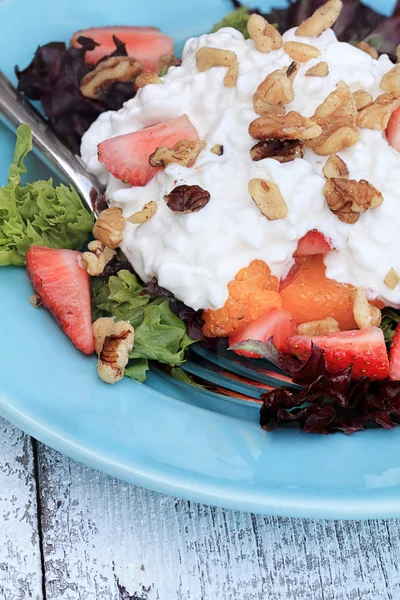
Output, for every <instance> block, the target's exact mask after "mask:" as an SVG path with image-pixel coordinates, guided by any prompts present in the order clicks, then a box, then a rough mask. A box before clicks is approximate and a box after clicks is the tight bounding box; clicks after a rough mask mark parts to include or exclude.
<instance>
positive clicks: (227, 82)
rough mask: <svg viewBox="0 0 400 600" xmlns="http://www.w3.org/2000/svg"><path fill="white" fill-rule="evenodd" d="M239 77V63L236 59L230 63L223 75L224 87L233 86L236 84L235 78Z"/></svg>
mask: <svg viewBox="0 0 400 600" xmlns="http://www.w3.org/2000/svg"><path fill="white" fill-rule="evenodd" d="M238 77H239V63H238V62H237V61H236V62H234V63H233V65H231V66H230V67H229V68H228V70H227V72H226V75H225V77H224V86H225V87H235V86H236V84H237V80H238Z"/></svg>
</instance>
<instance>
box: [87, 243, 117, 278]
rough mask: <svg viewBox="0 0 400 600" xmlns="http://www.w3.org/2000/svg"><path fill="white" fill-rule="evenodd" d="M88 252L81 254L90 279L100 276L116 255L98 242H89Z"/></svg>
mask: <svg viewBox="0 0 400 600" xmlns="http://www.w3.org/2000/svg"><path fill="white" fill-rule="evenodd" d="M88 250H89V252H84V253H83V254H82V262H83V265H84V266H85V267H86V270H87V272H88V273H89V275H91V276H92V277H99V276H100V275H102V274H103V271H104V269H105V267H106V265H108V263H109V262H110V261H111V260H112V259H113V258H114V257H115V256H116V255H117V254H116V252H115V250H113V249H112V248H108V247H107V246H105V245H104V244H103V242H99V241H98V240H93V241H92V242H90V243H89V244H88Z"/></svg>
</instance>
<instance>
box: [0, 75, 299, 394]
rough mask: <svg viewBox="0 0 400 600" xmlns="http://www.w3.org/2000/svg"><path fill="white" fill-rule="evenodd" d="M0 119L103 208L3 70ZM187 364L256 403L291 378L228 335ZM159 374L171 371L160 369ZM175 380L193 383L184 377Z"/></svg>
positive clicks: (91, 184) (194, 352)
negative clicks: (23, 128)
mask: <svg viewBox="0 0 400 600" xmlns="http://www.w3.org/2000/svg"><path fill="white" fill-rule="evenodd" d="M0 120H1V121H2V122H3V123H4V124H5V125H6V126H7V127H8V128H9V129H11V130H12V131H14V130H15V128H17V127H18V126H19V125H21V124H22V123H27V125H29V127H30V129H31V131H32V141H33V147H34V151H35V153H36V154H37V155H38V157H39V158H40V159H41V160H43V161H44V162H45V164H46V165H47V166H48V167H50V169H51V170H52V171H53V172H55V173H56V174H57V175H59V176H60V175H61V177H62V178H63V179H64V180H66V181H67V182H68V183H71V184H72V185H73V186H74V187H75V188H76V190H77V191H78V193H79V195H80V196H81V198H82V200H83V202H84V204H85V206H86V207H87V209H88V210H89V211H91V212H94V213H95V214H97V213H98V210H99V204H100V201H101V199H102V198H103V193H104V190H103V188H102V186H101V185H100V183H99V182H98V181H97V179H96V178H95V177H94V176H93V175H91V174H89V173H87V172H86V170H85V167H84V165H83V163H82V162H81V160H80V158H79V157H78V156H75V155H74V154H72V152H71V151H70V150H69V149H68V148H67V147H66V146H65V145H64V144H63V143H62V142H61V140H60V139H59V138H58V137H57V135H56V134H55V133H54V131H53V129H52V128H51V126H50V125H49V123H48V122H47V121H46V120H45V119H44V118H43V117H42V115H41V114H40V113H39V112H38V111H37V110H36V109H35V108H34V107H33V106H32V104H31V103H30V102H28V100H26V99H25V98H23V97H22V96H21V95H20V94H19V93H18V92H17V90H16V88H15V87H14V86H13V85H12V83H11V82H10V81H9V80H8V79H7V77H6V76H5V75H4V73H2V72H1V71H0ZM182 368H183V370H184V371H185V372H187V373H188V374H189V375H190V376H194V377H195V378H196V379H198V380H199V381H201V382H204V383H205V384H206V386H207V389H206V390H205V391H206V393H209V394H212V395H214V396H215V395H217V396H224V397H226V396H228V397H230V398H232V399H233V400H236V401H238V402H246V403H248V402H250V403H254V404H256V405H257V406H258V405H259V403H260V396H261V394H262V393H263V392H265V391H268V390H271V389H274V388H278V387H281V386H282V385H289V386H290V387H293V388H298V387H299V386H297V385H295V384H293V383H292V381H291V380H290V378H288V377H287V375H285V374H284V373H283V372H282V371H280V370H279V369H278V368H277V367H275V366H274V365H273V364H272V363H270V362H268V361H266V360H254V359H245V358H242V357H240V356H238V355H237V354H234V353H233V352H230V351H228V350H227V344H226V341H225V340H219V342H218V343H217V345H216V347H215V349H213V350H212V349H209V348H207V347H206V346H204V345H203V344H201V343H199V342H198V343H196V344H193V345H192V346H191V348H190V350H189V352H188V356H187V361H186V362H185V363H184V364H183V365H182ZM155 370H156V371H157V372H158V373H159V375H160V376H162V377H166V378H169V377H170V376H169V375H168V374H166V373H165V372H163V371H161V370H160V369H156V368H155ZM174 381H175V383H179V384H181V385H186V386H187V385H188V384H187V383H184V382H178V381H177V380H174Z"/></svg>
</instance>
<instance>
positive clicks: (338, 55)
mask: <svg viewBox="0 0 400 600" xmlns="http://www.w3.org/2000/svg"><path fill="white" fill-rule="evenodd" d="M283 38H284V41H289V40H298V41H302V42H306V43H310V44H313V45H314V46H317V47H318V48H319V50H320V51H321V56H320V57H318V58H316V59H312V60H310V61H308V62H307V63H305V64H302V65H301V68H300V71H299V73H298V75H297V77H296V79H295V82H294V86H293V87H294V92H295V99H294V101H293V102H292V103H291V104H289V105H287V107H286V108H287V111H289V110H296V111H298V112H300V113H301V114H302V115H304V116H307V117H310V116H312V115H313V113H314V111H315V109H316V108H317V106H318V105H320V104H321V103H322V102H323V101H324V99H325V98H326V96H327V95H328V94H329V93H330V92H332V91H333V90H334V89H335V88H336V84H337V82H338V81H340V80H342V81H344V82H345V83H347V85H348V86H349V87H350V89H351V90H352V91H356V90H358V89H361V88H362V89H364V90H367V91H369V92H370V93H371V94H372V95H373V97H374V98H375V97H376V96H378V95H379V94H380V93H382V90H381V89H380V87H379V82H380V80H381V78H382V76H383V75H384V74H385V73H386V72H388V71H389V70H390V69H391V68H392V66H393V65H392V63H391V62H390V60H389V59H388V57H387V56H381V57H380V58H379V59H378V60H374V59H372V58H371V57H370V56H369V55H368V54H366V53H365V52H362V51H361V50H359V49H357V48H355V47H353V46H351V45H350V44H347V43H342V42H338V41H337V39H336V37H335V34H334V33H333V31H332V30H327V31H325V32H324V33H323V34H322V35H321V36H320V37H318V38H304V37H302V38H296V36H295V30H294V29H293V30H290V31H288V32H287V33H286V34H285V35H284V36H283ZM203 46H206V47H214V48H223V49H230V50H233V51H234V52H236V54H237V57H238V60H239V63H240V75H239V79H238V82H237V86H236V87H235V88H226V87H224V85H223V78H224V76H225V74H226V69H225V68H218V67H217V68H212V69H210V70H208V71H205V72H203V73H199V72H198V71H197V68H196V52H197V50H198V49H199V48H201V47H203ZM321 60H324V61H326V62H327V63H328V65H329V75H328V76H327V77H323V78H319V77H306V76H305V72H306V71H307V70H308V69H309V68H310V67H312V66H313V65H315V64H317V63H318V62H320V61H321ZM290 62H291V59H290V57H289V56H288V55H287V54H286V53H285V52H284V50H283V48H281V49H279V50H275V51H272V52H270V53H269V54H262V53H260V52H258V51H257V50H256V49H255V46H254V42H253V41H252V40H247V41H246V40H245V39H244V38H243V36H242V34H241V33H239V32H238V31H236V30H234V29H230V28H225V29H221V30H220V31H218V32H217V33H215V34H210V35H203V36H200V37H199V38H193V39H190V40H188V42H187V43H186V45H185V48H184V52H183V62H182V66H181V67H173V68H171V69H170V70H169V72H168V74H167V75H166V76H165V77H164V78H163V81H164V85H148V86H147V87H145V88H143V89H141V90H140V91H139V92H138V94H137V95H136V97H135V98H133V99H132V100H130V101H128V102H127V103H126V104H125V105H124V107H123V108H122V109H121V110H119V111H117V112H107V113H103V114H102V115H100V117H99V118H98V119H97V121H96V122H95V123H93V125H92V126H91V127H90V129H89V130H88V132H87V133H86V134H85V135H84V137H83V140H82V158H83V160H84V162H85V164H86V165H87V168H88V169H89V170H90V171H91V172H93V173H94V174H95V175H97V176H98V178H99V179H100V180H101V181H102V182H103V183H104V184H106V185H107V195H108V198H109V201H110V204H111V205H115V206H119V207H121V208H122V209H123V212H124V215H125V216H126V217H128V216H129V215H131V214H132V213H134V212H136V211H138V210H140V209H141V208H142V207H143V205H144V204H145V203H146V202H149V201H150V200H154V201H156V202H157V204H158V210H157V213H156V215H155V216H154V217H153V218H152V219H151V220H150V221H148V222H147V223H145V224H141V225H132V224H129V223H128V224H127V227H126V230H125V233H124V239H123V243H122V245H121V247H122V250H123V251H124V253H125V254H126V256H127V257H128V259H129V260H130V261H131V263H132V265H133V267H134V268H135V270H136V271H137V272H138V274H139V275H140V276H141V277H142V278H143V279H144V280H148V279H150V278H151V277H154V276H155V277H157V279H158V281H159V283H160V285H162V286H164V287H166V288H168V289H169V290H171V291H172V292H173V293H174V294H175V295H176V296H177V297H178V298H180V299H181V300H183V301H184V302H185V303H186V304H188V305H189V306H192V307H193V308H195V309H198V308H214V309H215V308H219V307H220V306H222V305H223V304H224V302H225V300H226V298H227V295H228V288H227V285H228V283H229V281H231V280H232V279H234V277H235V275H236V273H237V272H238V271H239V269H241V268H242V267H244V266H246V265H248V264H249V263H250V262H251V261H252V260H254V259H261V260H264V261H265V262H266V263H267V264H268V265H269V266H270V268H271V270H272V273H273V274H274V275H276V276H277V277H279V278H281V277H284V276H285V275H286V274H287V272H288V271H289V269H290V267H291V266H292V264H293V258H292V256H293V252H294V251H295V249H296V246H297V242H298V240H299V239H300V238H301V237H302V236H303V235H305V233H307V231H309V230H310V229H318V230H319V231H321V232H322V233H324V235H326V236H327V237H329V238H330V239H331V240H332V241H333V243H334V246H335V250H334V251H332V252H330V253H329V254H328V255H327V256H326V257H325V264H326V266H327V276H328V277H330V278H332V279H335V280H337V281H339V282H347V283H351V284H354V285H355V286H363V287H365V288H366V289H367V291H368V295H369V297H371V298H373V297H379V298H381V299H382V300H384V301H385V302H387V303H388V304H391V305H392V306H396V307H399V306H400V286H398V287H397V288H396V289H394V290H389V289H388V288H387V287H386V286H385V284H384V279H385V276H386V274H387V272H388V271H389V269H391V268H394V269H396V271H397V272H398V273H400V154H399V153H397V152H396V151H395V150H393V149H392V148H391V147H390V146H389V145H388V143H387V141H386V140H385V138H384V136H383V134H382V132H380V131H371V130H367V129H362V130H361V138H360V141H359V142H358V143H357V144H355V145H353V146H352V147H350V148H348V149H346V150H344V151H342V152H340V153H339V155H340V156H341V157H342V158H343V160H344V161H345V162H346V164H347V166H348V168H349V171H350V177H351V178H352V179H357V180H358V179H361V178H364V179H367V180H368V181H369V182H370V183H372V184H373V185H374V186H375V187H376V188H377V189H378V190H380V191H381V192H382V194H383V197H384V202H383V204H382V206H380V207H379V208H376V209H373V210H370V211H367V212H366V213H365V214H362V215H361V217H360V219H359V221H358V222H357V223H356V224H354V225H348V224H346V223H342V222H340V221H339V219H338V218H337V217H336V216H335V215H334V214H332V213H331V212H330V210H329V209H328V207H327V205H326V202H325V199H324V196H323V192H322V190H323V186H324V183H325V180H324V178H323V176H322V174H321V169H322V167H323V166H324V164H325V162H326V159H327V157H323V156H317V155H316V154H314V153H313V152H312V151H311V150H307V151H306V155H305V157H304V159H296V160H295V161H293V162H290V163H286V164H280V163H279V162H277V161H275V160H273V159H264V160H262V161H259V162H253V161H252V160H251V158H250V153H249V152H250V148H251V147H252V146H253V145H254V143H255V141H254V140H252V139H251V138H250V136H249V135H248V126H249V123H250V122H251V121H252V120H253V119H255V118H256V117H257V116H258V115H256V113H255V112H254V111H253V106H252V96H253V93H254V91H255V89H256V88H257V86H258V85H259V83H260V82H261V81H262V80H263V79H264V78H265V77H266V76H267V75H268V74H269V73H271V72H272V71H274V70H275V69H278V68H282V67H285V66H287V65H289V64H290ZM184 113H186V114H187V115H188V117H189V118H190V120H191V121H192V123H193V125H194V126H195V127H196V129H197V131H198V133H199V136H200V138H201V139H204V140H205V141H206V142H207V147H206V148H205V149H204V150H203V151H202V152H201V154H200V156H199V158H198V159H197V161H196V163H195V165H194V166H193V167H192V168H190V169H188V168H185V167H182V166H180V165H170V166H168V167H167V168H166V169H165V170H161V171H159V172H158V173H157V175H156V176H155V177H154V179H153V180H152V181H150V182H149V183H148V184H147V185H146V186H144V187H130V186H128V185H126V184H123V183H122V182H121V181H118V180H117V179H115V178H114V177H112V176H111V175H109V174H108V173H107V172H106V170H105V169H104V166H103V165H102V164H101V163H99V162H98V160H97V144H98V143H100V142H102V141H104V140H106V139H108V138H111V137H114V136H117V135H121V134H124V133H129V132H132V131H136V130H139V129H141V128H143V127H146V126H149V125H153V124H155V123H158V122H161V121H165V120H167V119H171V118H174V117H177V116H180V115H182V114H184ZM214 144H223V146H224V153H223V155H222V156H217V155H215V154H213V153H212V152H210V148H211V147H212V146H214ZM255 177H260V178H263V179H268V180H271V181H273V182H275V183H276V184H277V185H278V186H279V188H280V190H281V193H282V195H283V197H284V199H285V201H286V203H287V205H288V215H287V217H286V218H285V219H282V220H279V221H268V220H267V219H266V218H265V216H264V215H262V214H261V212H260V211H259V209H258V207H257V206H256V204H255V203H254V202H253V200H252V199H251V197H250V196H249V193H248V188H247V186H248V181H249V180H250V179H252V178H255ZM182 184H188V185H194V184H197V185H200V186H201V187H202V188H204V189H206V190H208V191H209V192H210V194H211V200H210V202H209V203H208V204H207V206H206V207H205V208H203V209H202V210H201V211H199V212H197V213H193V214H187V215H179V214H176V213H173V212H172V211H171V210H170V209H169V208H168V207H167V206H166V204H165V202H164V200H163V196H164V194H167V193H169V192H170V191H171V190H172V189H173V188H174V187H176V186H177V185H182Z"/></svg>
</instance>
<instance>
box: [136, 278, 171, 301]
mask: <svg viewBox="0 0 400 600" xmlns="http://www.w3.org/2000/svg"><path fill="white" fill-rule="evenodd" d="M146 295H149V296H154V297H155V298H175V296H174V294H173V293H172V292H170V291H169V290H167V289H165V288H163V287H161V285H158V282H157V279H156V277H153V279H150V281H149V282H147V283H145V284H144V290H143V291H141V292H140V294H139V296H146Z"/></svg>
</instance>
